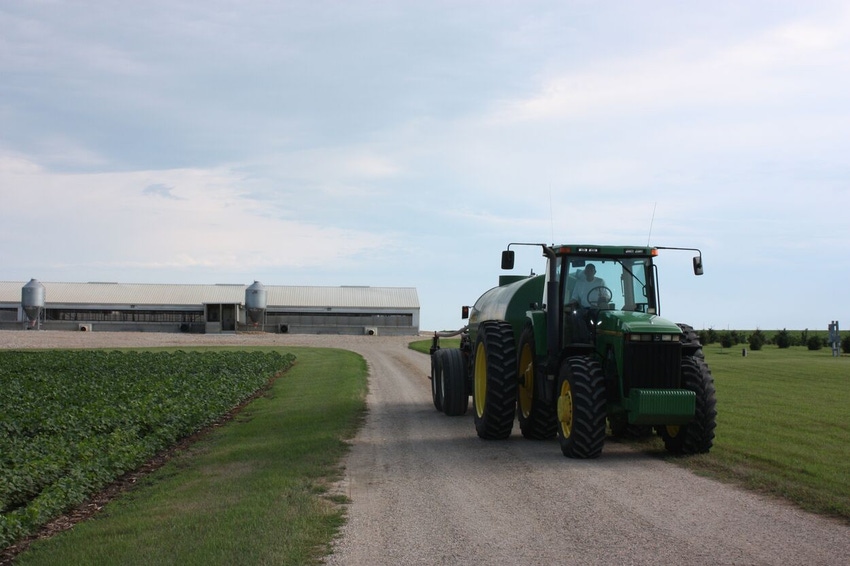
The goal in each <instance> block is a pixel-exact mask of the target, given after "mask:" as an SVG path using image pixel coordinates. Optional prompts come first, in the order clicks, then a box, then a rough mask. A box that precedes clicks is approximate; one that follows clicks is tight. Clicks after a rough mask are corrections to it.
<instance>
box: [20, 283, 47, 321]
mask: <svg viewBox="0 0 850 566" xmlns="http://www.w3.org/2000/svg"><path fill="white" fill-rule="evenodd" d="M44 297H45V292H44V285H42V284H41V283H40V282H39V281H38V280H36V279H30V282H29V283H27V284H26V285H24V286H23V288H21V307H23V309H24V313H25V314H26V315H27V321H28V322H29V326H30V327H37V326H38V325H39V322H40V321H41V316H42V314H43V312H44Z"/></svg>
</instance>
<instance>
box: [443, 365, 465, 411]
mask: <svg viewBox="0 0 850 566" xmlns="http://www.w3.org/2000/svg"><path fill="white" fill-rule="evenodd" d="M441 351H443V352H445V354H443V359H442V372H441V373H442V379H441V382H440V387H441V397H442V399H443V412H444V413H445V414H446V415H448V416H450V417H456V416H460V415H465V414H466V410H467V409H468V408H469V393H468V392H467V391H466V371H465V368H464V363H463V352H461V351H460V350H459V349H457V348H452V349H448V350H441Z"/></svg>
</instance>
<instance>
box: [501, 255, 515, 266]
mask: <svg viewBox="0 0 850 566" xmlns="http://www.w3.org/2000/svg"><path fill="white" fill-rule="evenodd" d="M513 268H514V251H513V250H505V251H503V252H502V269H513Z"/></svg>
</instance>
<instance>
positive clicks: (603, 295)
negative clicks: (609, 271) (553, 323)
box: [570, 263, 610, 308]
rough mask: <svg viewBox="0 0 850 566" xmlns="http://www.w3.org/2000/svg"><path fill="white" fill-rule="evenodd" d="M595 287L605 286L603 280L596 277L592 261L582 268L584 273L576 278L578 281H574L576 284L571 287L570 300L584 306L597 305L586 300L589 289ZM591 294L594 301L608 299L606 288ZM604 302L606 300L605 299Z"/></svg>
mask: <svg viewBox="0 0 850 566" xmlns="http://www.w3.org/2000/svg"><path fill="white" fill-rule="evenodd" d="M597 287H605V280H604V279H602V278H601V277H596V266H595V265H593V264H592V263H588V264H587V265H586V266H585V268H584V273H583V274H582V276H581V277H579V278H578V281H576V286H575V287H574V288H573V293H572V295H570V302H576V303H578V304H579V305H581V306H583V307H585V308H590V307H595V306H597V305H595V304H591V302H590V301H588V300H587V296H588V294H589V293H590V291H592V290H593V289H596V288H597ZM597 293H598V294H597ZM592 294H593V299H594V301H596V302H598V301H599V300H600V299H608V300H610V297H608V291H607V290H606V289H600V290H599V291H597V292H596V293H592ZM605 302H607V300H606V301H605Z"/></svg>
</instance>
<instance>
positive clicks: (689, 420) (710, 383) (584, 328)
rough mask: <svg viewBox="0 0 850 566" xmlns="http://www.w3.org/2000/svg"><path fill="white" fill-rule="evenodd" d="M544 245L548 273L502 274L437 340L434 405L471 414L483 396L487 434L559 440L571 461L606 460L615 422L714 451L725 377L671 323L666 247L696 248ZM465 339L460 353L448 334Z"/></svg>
mask: <svg viewBox="0 0 850 566" xmlns="http://www.w3.org/2000/svg"><path fill="white" fill-rule="evenodd" d="M519 245H533V246H540V247H541V248H542V249H543V255H544V256H545V257H546V258H547V269H546V273H545V275H534V274H532V275H530V276H513V275H505V276H502V277H500V280H499V286H498V287H494V288H493V289H490V290H489V291H487V292H486V293H484V294H483V295H482V296H481V297H480V298H479V299H478V300H477V301H476V302H475V305H474V306H473V307H472V308H471V310H470V309H469V308H468V307H464V312H463V316H464V318H468V319H469V321H468V324H467V326H465V327H464V328H462V329H461V330H459V331H457V332H455V333H437V334H435V335H434V342H433V346H432V348H431V367H432V369H431V383H432V387H431V393H432V397H433V402H434V406H435V407H436V408H437V409H438V410H440V411H442V412H444V413H445V414H447V415H449V416H456V415H463V414H465V413H466V412H467V410H468V407H469V397H470V395H471V396H472V406H473V409H474V414H473V417H474V421H475V430H476V432H477V433H478V436H479V437H481V438H484V439H504V438H507V437H509V436H510V434H511V431H512V429H513V425H514V421H515V420H516V421H518V422H519V427H520V431H521V432H522V435H523V436H524V437H525V438H529V439H551V438H553V437H555V436H557V438H558V442H559V444H560V446H561V451H562V452H563V453H564V455H565V456H568V457H570V458H596V457H598V456H599V455H600V454H601V453H602V447H603V444H604V442H605V438H606V436H607V434H608V429H609V427H610V430H611V433H612V434H614V435H617V436H625V435H643V434H651V433H652V431H653V430H655V431H656V432H657V433H658V434H659V435H660V436H661V437H662V438H663V440H664V444H665V446H666V449H667V450H668V451H670V452H673V453H676V454H696V453H704V452H708V451H709V450H710V449H711V446H712V444H713V441H714V428H715V419H716V416H717V411H716V408H715V406H716V400H715V390H714V380H713V378H712V376H711V372H710V371H709V369H708V366H707V365H706V363H705V360H704V358H703V354H702V346H701V344H700V342H699V338H698V336H697V334H696V332H694V330H693V329H692V328H691V327H690V326H687V325H684V324H675V323H672V322H670V321H668V320H666V319H664V318H661V316H659V314H660V312H659V309H660V301H659V295H658V284H657V278H658V273H657V268H656V266H655V265H654V263H653V258H654V257H655V256H657V255H658V250H664V249H672V250H683V249H684V250H691V251H696V252H697V253H698V254H699V255H697V256H696V257H694V258H693V266H694V273H695V274H696V275H702V254H701V253H700V252H699V250H696V249H692V248H664V247H616V246H588V245H578V246H573V245H562V246H549V245H546V244H510V245H509V246H508V248H507V249H506V250H505V251H504V252H502V269H513V265H514V251H513V250H511V246H519ZM451 335H460V348H440V343H439V339H440V337H446V336H451Z"/></svg>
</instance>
